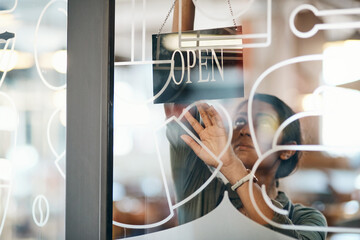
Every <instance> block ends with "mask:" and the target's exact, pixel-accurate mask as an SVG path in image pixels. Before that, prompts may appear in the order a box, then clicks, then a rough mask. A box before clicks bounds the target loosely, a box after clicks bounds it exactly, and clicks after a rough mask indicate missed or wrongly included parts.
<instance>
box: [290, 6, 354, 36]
mask: <svg viewBox="0 0 360 240" xmlns="http://www.w3.org/2000/svg"><path fill="white" fill-rule="evenodd" d="M304 10H308V11H311V12H312V13H313V14H314V15H315V16H317V17H329V16H341V15H342V16H344V15H360V8H349V9H332V10H318V9H317V8H316V7H314V6H313V5H310V4H303V5H300V6H298V7H297V8H295V9H294V10H293V11H292V12H291V15H290V18H289V24H290V29H291V31H292V32H293V33H294V34H295V35H296V36H298V37H300V38H310V37H312V36H314V35H315V34H316V33H317V32H318V31H319V30H330V29H347V28H360V21H355V22H343V23H341V22H340V23H339V22H337V23H321V24H315V25H314V27H313V28H312V29H310V30H309V31H307V32H301V31H299V30H298V29H297V28H296V27H295V17H296V15H297V14H298V13H299V12H301V11H304Z"/></svg>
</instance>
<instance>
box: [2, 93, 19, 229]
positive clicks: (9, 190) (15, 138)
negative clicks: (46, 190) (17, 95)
mask: <svg viewBox="0 0 360 240" xmlns="http://www.w3.org/2000/svg"><path fill="white" fill-rule="evenodd" d="M0 96H1V97H3V98H4V99H6V100H7V101H8V102H9V103H10V106H11V107H12V109H13V111H14V113H15V114H16V124H15V126H16V127H15V128H14V129H13V130H12V132H13V134H14V139H13V147H16V143H17V131H18V124H19V114H18V111H17V108H16V105H15V102H14V101H13V100H12V98H11V97H10V96H9V95H8V94H6V93H4V92H1V91H0ZM6 161H7V162H8V161H9V160H6ZM11 164H12V163H11ZM10 167H11V168H12V166H10ZM11 171H12V169H11ZM12 177H13V175H12V174H11V179H9V183H8V184H3V185H1V186H0V189H6V190H7V191H8V193H7V198H6V202H5V206H2V207H3V208H4V215H3V216H2V219H1V225H0V235H1V233H2V230H3V228H4V224H5V219H6V214H7V211H8V209H9V203H10V196H11V192H12V184H13V181H12Z"/></svg>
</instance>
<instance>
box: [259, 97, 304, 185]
mask: <svg viewBox="0 0 360 240" xmlns="http://www.w3.org/2000/svg"><path fill="white" fill-rule="evenodd" d="M254 100H259V101H262V102H266V103H269V104H270V105H272V106H273V108H274V110H275V111H276V112H277V114H278V117H279V122H280V124H281V123H283V122H284V121H285V120H286V119H288V118H289V117H291V116H292V115H294V114H295V112H294V111H293V110H292V109H291V108H290V107H289V106H288V105H287V104H286V103H284V102H283V101H282V100H280V99H279V98H277V97H275V96H273V95H268V94H262V93H256V94H255V95H254ZM290 142H296V144H298V145H300V144H301V130H300V121H299V120H296V121H293V122H292V123H291V124H289V125H288V126H287V127H286V128H285V129H284V130H283V135H282V139H281V143H280V144H287V143H290ZM299 158H300V152H298V151H296V152H295V154H294V155H293V156H291V157H290V158H289V159H288V160H284V161H281V163H280V166H279V168H278V169H277V171H276V174H275V179H278V178H283V177H286V176H289V175H290V173H292V172H293V171H294V169H295V168H296V166H297V164H298V162H299Z"/></svg>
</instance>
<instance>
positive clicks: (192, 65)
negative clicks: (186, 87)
mask: <svg viewBox="0 0 360 240" xmlns="http://www.w3.org/2000/svg"><path fill="white" fill-rule="evenodd" d="M190 52H191V53H192V55H193V59H194V61H193V63H192V64H191V63H190ZM186 54H187V74H188V80H187V81H186V83H192V82H191V80H190V68H193V67H195V65H196V54H195V51H194V50H188V51H186Z"/></svg>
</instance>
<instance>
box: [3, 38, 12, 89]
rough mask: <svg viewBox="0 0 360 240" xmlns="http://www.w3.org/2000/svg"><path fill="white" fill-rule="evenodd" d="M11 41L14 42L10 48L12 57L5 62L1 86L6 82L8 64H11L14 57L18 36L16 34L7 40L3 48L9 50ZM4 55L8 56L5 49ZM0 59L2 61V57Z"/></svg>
mask: <svg viewBox="0 0 360 240" xmlns="http://www.w3.org/2000/svg"><path fill="white" fill-rule="evenodd" d="M10 41H11V42H12V43H11V49H10V58H9V59H8V62H7V63H6V64H5V71H4V72H3V73H2V76H1V78H0V87H1V86H2V84H3V83H4V80H5V77H6V74H7V72H8V69H7V66H8V65H9V64H10V62H11V60H12V58H13V57H14V48H15V42H16V36H14V37H13V38H11V39H8V40H6V43H5V46H4V48H3V50H7V49H8V47H9V44H10ZM3 57H6V53H5V51H4V55H3ZM0 61H2V59H0Z"/></svg>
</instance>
